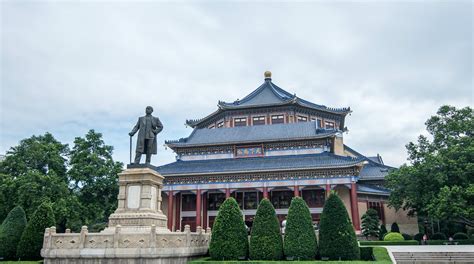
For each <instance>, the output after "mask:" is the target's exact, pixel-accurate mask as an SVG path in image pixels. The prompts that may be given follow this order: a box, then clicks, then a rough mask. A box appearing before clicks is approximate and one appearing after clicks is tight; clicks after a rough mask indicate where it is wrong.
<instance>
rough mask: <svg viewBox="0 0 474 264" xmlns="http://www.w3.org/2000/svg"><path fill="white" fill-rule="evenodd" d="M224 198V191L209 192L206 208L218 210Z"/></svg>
mask: <svg viewBox="0 0 474 264" xmlns="http://www.w3.org/2000/svg"><path fill="white" fill-rule="evenodd" d="M224 200H225V193H210V194H209V197H208V198H207V208H208V210H210V211H215V210H219V207H220V206H221V204H222V203H223V202H224Z"/></svg>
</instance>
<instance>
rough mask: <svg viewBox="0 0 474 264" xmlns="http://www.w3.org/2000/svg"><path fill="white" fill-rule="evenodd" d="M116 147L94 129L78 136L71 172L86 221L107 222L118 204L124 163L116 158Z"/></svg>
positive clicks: (69, 174)
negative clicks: (114, 153)
mask: <svg viewBox="0 0 474 264" xmlns="http://www.w3.org/2000/svg"><path fill="white" fill-rule="evenodd" d="M112 151H113V147H112V146H108V145H105V143H104V141H103V140H102V134H101V133H97V132H95V131H94V130H90V131H89V132H88V133H87V134H86V135H85V137H84V138H82V137H76V139H75V140H74V146H73V148H72V150H71V153H70V162H69V165H70V170H69V172H68V176H69V182H70V185H71V188H72V191H73V192H74V193H75V194H76V195H77V197H78V199H79V202H80V204H81V205H82V207H83V208H82V209H83V212H82V215H83V217H84V219H83V221H84V224H88V225H90V224H95V223H100V222H106V221H107V218H108V216H109V215H110V214H111V213H113V211H114V210H115V208H116V207H117V204H116V203H117V195H118V184H117V181H118V173H119V172H120V171H121V170H122V167H123V164H122V163H121V162H115V161H114V160H113V158H112Z"/></svg>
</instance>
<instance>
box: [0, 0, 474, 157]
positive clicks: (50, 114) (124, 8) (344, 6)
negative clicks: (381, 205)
mask: <svg viewBox="0 0 474 264" xmlns="http://www.w3.org/2000/svg"><path fill="white" fill-rule="evenodd" d="M0 5H1V7H2V14H1V15H2V18H1V19H2V25H1V31H2V39H1V74H2V78H1V131H0V139H1V144H0V152H5V151H6V150H7V149H8V148H9V147H10V146H13V145H16V144H17V142H18V141H19V140H21V139H22V138H25V137H28V136H31V135H32V134H40V133H44V132H45V131H51V132H52V133H53V134H54V135H56V136H57V137H58V138H59V139H60V140H62V141H64V142H72V140H73V138H74V137H75V136H82V135H84V134H85V133H86V131H87V130H88V129H89V128H94V129H96V130H97V131H100V132H103V134H104V137H105V140H106V143H108V144H111V145H113V146H114V147H115V153H116V155H115V157H116V158H117V159H118V160H121V161H123V162H127V161H128V137H127V132H128V131H129V130H130V129H131V127H132V126H133V124H134V122H135V120H136V118H137V117H138V116H139V115H142V113H143V111H144V107H145V106H146V105H152V106H154V107H155V111H156V112H155V113H156V114H157V115H158V116H160V118H161V119H162V121H163V123H164V125H165V130H164V131H163V133H162V134H160V139H161V140H162V141H164V139H177V138H179V137H186V136H188V135H189V133H190V129H186V128H185V127H184V125H183V124H184V122H185V119H186V118H200V117H203V116H206V115H207V114H209V113H211V112H213V111H214V110H215V109H216V103H217V101H218V100H225V101H233V100H235V99H237V98H243V97H244V96H245V95H246V94H248V93H249V92H251V91H252V90H253V89H255V88H256V87H258V86H259V85H260V84H261V82H263V76H262V75H263V72H264V71H265V70H271V71H272V72H273V80H274V82H275V83H276V84H277V85H279V86H281V87H282V88H285V89H287V90H288V91H289V92H291V93H297V94H298V96H300V97H303V98H305V99H308V100H311V101H313V102H315V103H320V104H326V105H328V106H334V107H342V106H351V108H352V109H353V110H354V113H353V114H352V115H351V116H349V117H348V118H347V125H348V127H349V129H350V132H349V134H347V135H346V136H345V142H346V143H347V144H348V145H350V146H352V147H354V148H356V149H357V150H360V151H361V152H363V153H365V154H367V155H373V154H376V153H380V154H381V155H383V157H384V159H385V161H386V163H388V164H391V165H395V166H398V165H400V164H401V163H403V162H404V161H405V157H406V153H405V150H404V145H405V144H406V143H408V142H409V141H413V140H415V139H416V137H417V135H419V134H420V133H424V132H423V131H424V121H425V120H426V119H427V118H428V117H429V116H430V115H432V114H434V113H435V112H436V109H437V108H438V107H439V106H440V105H442V104H453V105H456V106H466V105H472V103H473V93H472V90H473V89H472V88H473V87H472V86H473V80H472V3H471V2H470V1H466V2H460V1H458V2H455V3H448V2H431V3H421V2H396V3H395V2H384V3H375V2H373V3H362V2H361V3H342V2H337V3H332V2H316V3H292V4H289V3H250V2H246V3H217V2H214V3H213V2H206V3H201V4H197V3H194V4H188V3H159V2H1V4H0ZM172 160H173V154H172V152H171V151H170V150H168V151H164V150H162V151H161V152H160V153H159V155H158V157H156V158H155V163H157V164H163V163H165V162H170V161H172Z"/></svg>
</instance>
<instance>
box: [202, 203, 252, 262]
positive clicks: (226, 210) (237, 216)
mask: <svg viewBox="0 0 474 264" xmlns="http://www.w3.org/2000/svg"><path fill="white" fill-rule="evenodd" d="M247 252H248V238H247V230H246V228H245V224H244V220H243V216H242V212H241V211H240V208H239V205H238V204H237V201H235V199H234V198H232V197H231V198H227V199H226V200H225V201H224V203H222V205H221V207H220V208H219V212H218V214H217V217H216V221H215V222H214V226H213V230H212V234H211V243H210V245H209V255H210V256H211V258H212V259H214V260H238V259H241V258H244V259H245V258H246V257H247Z"/></svg>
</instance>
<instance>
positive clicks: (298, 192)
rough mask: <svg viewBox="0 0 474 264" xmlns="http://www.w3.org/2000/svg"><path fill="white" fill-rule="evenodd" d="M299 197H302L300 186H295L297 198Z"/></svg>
mask: <svg viewBox="0 0 474 264" xmlns="http://www.w3.org/2000/svg"><path fill="white" fill-rule="evenodd" d="M298 196H300V190H299V187H298V185H295V197H298Z"/></svg>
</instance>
